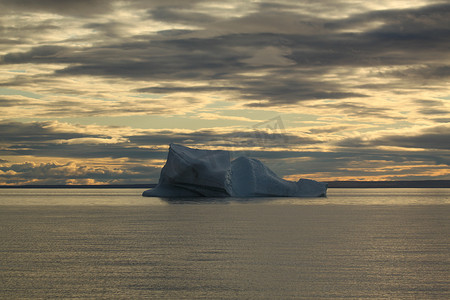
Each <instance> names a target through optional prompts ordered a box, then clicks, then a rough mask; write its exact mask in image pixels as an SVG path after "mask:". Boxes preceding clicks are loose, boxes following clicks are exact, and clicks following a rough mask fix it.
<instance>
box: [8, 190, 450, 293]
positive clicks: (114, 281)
mask: <svg viewBox="0 0 450 300" xmlns="http://www.w3.org/2000/svg"><path fill="white" fill-rule="evenodd" d="M142 191H143V190H138V189H0V299H52V298H63V299H341V298H348V299H355V298H358V299H450V189H385V188H384V189H329V191H328V197H326V198H260V199H233V198H226V199H220V198H214V199H213V198H206V199H201V200H199V199H177V200H170V199H161V198H145V197H141V193H142Z"/></svg>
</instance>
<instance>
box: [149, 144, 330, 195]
mask: <svg viewBox="0 0 450 300" xmlns="http://www.w3.org/2000/svg"><path fill="white" fill-rule="evenodd" d="M326 191H327V184H326V183H322V182H317V181H314V180H309V179H300V180H299V181H297V182H294V181H288V180H284V179H282V178H280V177H278V176H277V175H276V174H275V173H274V172H272V170H270V169H269V168H268V167H266V166H265V165H264V164H263V163H262V162H260V161H259V160H257V159H254V158H248V157H239V158H237V159H235V160H233V161H231V159H230V152H228V151H224V150H200V149H193V148H188V147H184V146H181V145H177V144H171V145H170V148H169V154H168V156H167V161H166V164H165V165H164V167H163V168H162V170H161V175H160V177H159V182H158V185H157V186H156V187H155V188H153V189H149V190H147V191H144V192H143V194H142V195H143V196H146V197H321V196H325V195H326Z"/></svg>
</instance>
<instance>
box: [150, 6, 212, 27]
mask: <svg viewBox="0 0 450 300" xmlns="http://www.w3.org/2000/svg"><path fill="white" fill-rule="evenodd" d="M149 13H150V16H151V18H152V19H154V20H157V21H162V22H168V23H179V24H203V23H211V22H214V21H216V19H215V18H214V17H212V16H210V15H208V14H205V13H198V12H192V11H186V9H176V8H173V7H156V8H154V9H151V10H150V11H149Z"/></svg>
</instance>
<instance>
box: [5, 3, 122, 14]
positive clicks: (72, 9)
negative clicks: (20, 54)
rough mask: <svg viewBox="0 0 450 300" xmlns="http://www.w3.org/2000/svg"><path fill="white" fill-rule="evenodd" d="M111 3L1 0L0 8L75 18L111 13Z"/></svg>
mask: <svg viewBox="0 0 450 300" xmlns="http://www.w3.org/2000/svg"><path fill="white" fill-rule="evenodd" d="M112 3H113V1H108V0H77V1H59V0H40V1H33V0H2V1H1V2H0V7H1V8H3V11H6V10H7V11H10V10H13V11H16V12H23V11H35V12H51V13H57V14H61V15H73V16H77V17H83V16H92V15H97V14H105V13H108V12H110V11H111V9H112Z"/></svg>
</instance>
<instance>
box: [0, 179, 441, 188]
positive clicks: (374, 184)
mask: <svg viewBox="0 0 450 300" xmlns="http://www.w3.org/2000/svg"><path fill="white" fill-rule="evenodd" d="M155 186H156V184H143V183H142V184H93V185H84V184H83V185H61V184H52V185H47V184H35V185H31V184H27V185H0V188H10V189H11V188H27V189H36V188H43V189H44V188H45V189H80V188H82V189H102V188H104V189H150V188H153V187H155ZM328 187H329V188H450V180H408V181H406V180H405V181H330V182H328Z"/></svg>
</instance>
